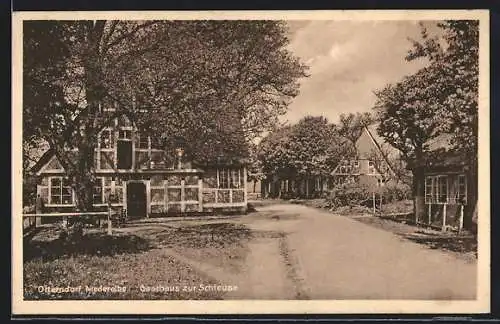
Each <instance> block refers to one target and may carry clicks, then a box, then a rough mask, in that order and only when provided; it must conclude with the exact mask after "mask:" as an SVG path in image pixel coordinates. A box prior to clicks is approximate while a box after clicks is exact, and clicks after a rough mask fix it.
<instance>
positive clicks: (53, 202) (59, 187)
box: [47, 176, 75, 206]
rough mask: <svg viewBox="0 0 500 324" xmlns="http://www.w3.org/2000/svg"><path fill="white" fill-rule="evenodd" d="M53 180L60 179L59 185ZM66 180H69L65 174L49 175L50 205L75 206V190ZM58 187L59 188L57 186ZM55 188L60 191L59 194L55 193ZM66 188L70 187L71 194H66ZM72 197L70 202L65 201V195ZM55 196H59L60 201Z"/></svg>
mask: <svg viewBox="0 0 500 324" xmlns="http://www.w3.org/2000/svg"><path fill="white" fill-rule="evenodd" d="M53 180H58V181H59V185H53V184H52V181H53ZM65 181H69V179H68V178H67V177H64V176H52V177H49V183H48V199H47V200H48V204H47V205H49V206H74V205H75V194H74V191H73V188H72V187H71V183H66V185H65V183H64V182H65ZM56 187H58V188H56ZM53 189H58V191H59V193H58V194H53V191H52V190H53ZM64 189H66V190H68V189H69V194H67V193H66V194H64V193H63V191H64ZM68 196H69V197H70V202H69V203H65V202H64V201H65V199H64V197H68ZM54 197H58V201H54Z"/></svg>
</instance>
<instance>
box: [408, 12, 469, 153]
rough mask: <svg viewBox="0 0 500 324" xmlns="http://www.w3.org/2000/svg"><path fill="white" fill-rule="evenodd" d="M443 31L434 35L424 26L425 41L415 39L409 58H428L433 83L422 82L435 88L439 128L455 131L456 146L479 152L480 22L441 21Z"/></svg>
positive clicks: (453, 141)
mask: <svg viewBox="0 0 500 324" xmlns="http://www.w3.org/2000/svg"><path fill="white" fill-rule="evenodd" d="M438 26H439V27H440V28H441V30H442V32H443V36H442V38H441V39H440V38H439V37H438V36H433V37H431V36H430V35H429V34H428V32H427V30H426V29H425V28H424V27H423V25H422V29H421V35H422V41H421V42H418V41H413V49H412V50H411V51H410V52H409V53H408V56H407V59H408V60H410V61H411V60H415V59H417V58H422V57H424V58H427V59H428V60H429V61H430V72H429V73H432V74H433V75H434V80H433V82H427V83H422V84H420V87H432V89H434V90H435V94H436V95H435V96H434V101H435V102H436V106H435V109H434V113H435V118H436V119H438V120H440V121H441V123H440V125H439V127H440V130H441V131H443V132H445V133H450V134H452V135H453V136H452V139H451V143H450V144H452V145H453V147H454V148H455V149H458V150H465V151H466V152H469V153H471V154H472V155H473V156H475V155H476V154H477V137H478V81H479V21H477V20H449V21H445V22H442V23H439V24H438Z"/></svg>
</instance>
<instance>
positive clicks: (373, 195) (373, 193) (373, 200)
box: [372, 191, 376, 215]
mask: <svg viewBox="0 0 500 324" xmlns="http://www.w3.org/2000/svg"><path fill="white" fill-rule="evenodd" d="M372 202H373V215H375V213H376V212H375V191H374V192H372Z"/></svg>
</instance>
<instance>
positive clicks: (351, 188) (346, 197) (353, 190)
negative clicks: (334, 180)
mask: <svg viewBox="0 0 500 324" xmlns="http://www.w3.org/2000/svg"><path fill="white" fill-rule="evenodd" d="M372 195H373V192H372V190H370V189H369V188H368V187H367V186H365V185H363V184H360V183H347V184H344V185H342V186H337V187H335V188H334V189H332V190H331V191H330V193H329V195H328V197H327V198H326V201H327V203H328V206H329V207H330V208H331V209H337V208H339V207H343V206H349V207H350V208H352V207H354V206H358V205H365V204H366V203H368V202H370V201H371V197H372Z"/></svg>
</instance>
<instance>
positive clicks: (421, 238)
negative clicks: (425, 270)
mask: <svg viewBox="0 0 500 324" xmlns="http://www.w3.org/2000/svg"><path fill="white" fill-rule="evenodd" d="M356 221H358V222H362V223H365V224H368V225H371V226H374V227H377V228H380V229H383V230H386V231H389V232H392V233H394V234H396V235H398V236H401V237H403V238H405V239H408V240H410V241H413V242H415V243H419V244H423V245H425V246H427V247H428V248H431V249H440V250H444V251H447V252H450V253H453V254H455V256H457V257H459V258H461V259H463V260H466V261H468V262H474V261H475V260H476V259H477V239H476V238H475V237H474V236H473V235H471V234H470V233H467V232H463V234H457V233H451V232H445V233H443V232H441V231H436V230H432V229H426V228H421V227H416V226H414V225H409V224H405V223H401V222H397V221H393V220H391V219H384V218H380V217H375V216H373V217H364V218H356Z"/></svg>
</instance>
